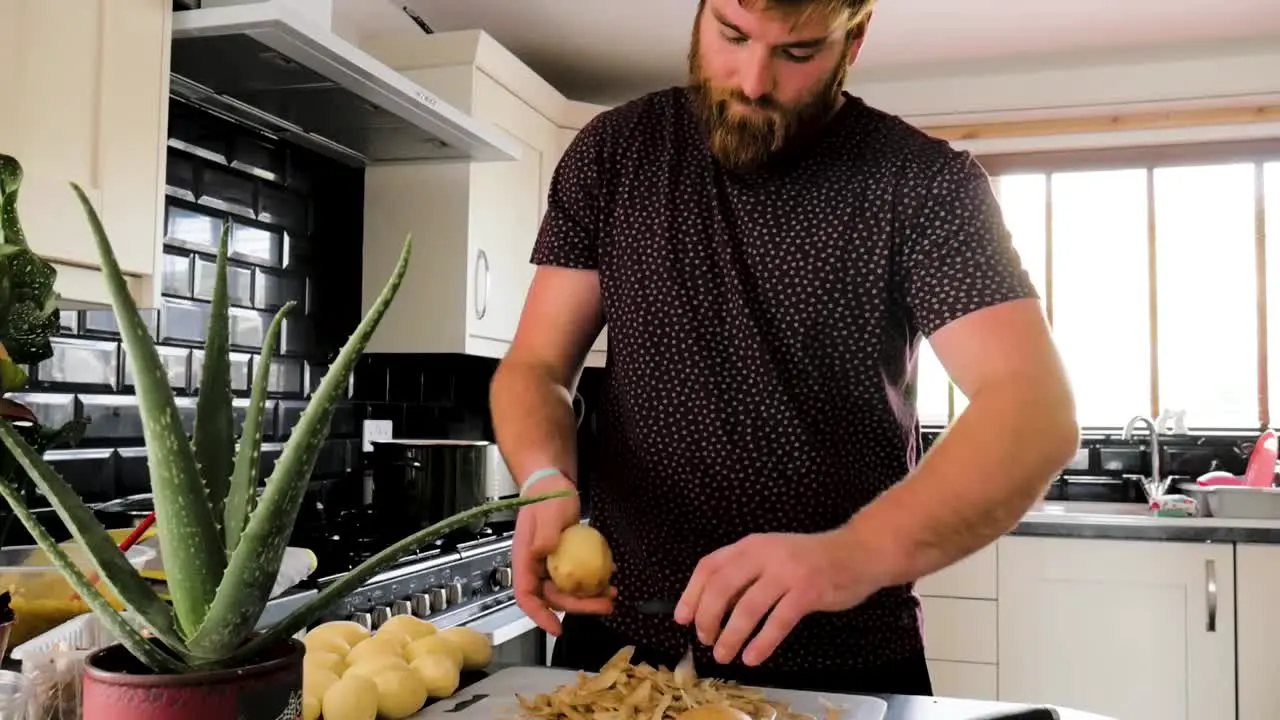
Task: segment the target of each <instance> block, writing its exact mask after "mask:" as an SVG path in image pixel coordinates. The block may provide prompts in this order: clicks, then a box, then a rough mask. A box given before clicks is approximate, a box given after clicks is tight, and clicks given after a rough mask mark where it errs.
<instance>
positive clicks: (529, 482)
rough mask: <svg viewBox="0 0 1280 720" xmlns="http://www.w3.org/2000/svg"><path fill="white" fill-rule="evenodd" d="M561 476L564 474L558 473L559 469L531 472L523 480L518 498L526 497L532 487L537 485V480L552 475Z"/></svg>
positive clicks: (550, 468)
mask: <svg viewBox="0 0 1280 720" xmlns="http://www.w3.org/2000/svg"><path fill="white" fill-rule="evenodd" d="M563 474H564V473H562V472H560V468H553V467H548V468H542V469H541V470H535V471H533V472H532V473H530V474H529V477H528V478H525V481H524V484H523V485H521V486H520V497H524V496H525V495H528V494H529V491H530V490H532V489H533V486H534V485H537V484H538V481H539V480H543V479H546V478H549V477H551V476H553V475H563Z"/></svg>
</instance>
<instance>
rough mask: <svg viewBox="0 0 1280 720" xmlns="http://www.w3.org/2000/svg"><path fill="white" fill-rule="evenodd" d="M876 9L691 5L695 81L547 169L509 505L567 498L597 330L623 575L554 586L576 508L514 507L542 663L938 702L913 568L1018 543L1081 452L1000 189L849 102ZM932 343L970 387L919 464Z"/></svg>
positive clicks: (615, 116)
mask: <svg viewBox="0 0 1280 720" xmlns="http://www.w3.org/2000/svg"><path fill="white" fill-rule="evenodd" d="M871 2H872V0H702V1H701V3H700V4H699V7H698V13H697V20H696V22H695V25H694V30H693V38H692V45H691V50H690V53H689V73H690V78H689V84H688V86H687V87H677V88H670V89H666V90H662V91H660V92H655V93H652V94H649V95H646V96H644V97H641V98H639V99H637V100H634V101H631V102H628V103H626V104H623V105H621V106H619V107H617V108H614V109H611V110H609V111H607V112H604V113H602V114H600V115H599V116H597V117H596V118H595V119H594V120H592V122H591V123H589V124H588V125H587V127H585V128H583V130H582V132H581V133H579V134H578V136H577V137H576V138H575V140H574V141H573V143H572V144H571V145H570V147H569V148H568V149H567V151H566V152H565V154H564V156H563V158H562V159H561V160H560V163H559V165H558V167H557V168H556V171H555V174H554V178H553V181H552V184H551V189H550V197H549V198H548V202H547V213H546V217H545V218H544V219H543V222H542V226H541V230H540V232H539V235H538V238H537V242H536V246H535V249H534V252H533V258H532V259H533V262H534V263H535V264H537V265H538V268H537V272H536V275H535V278H534V281H533V284H532V286H531V288H530V290H529V294H528V297H527V299H526V303H525V306H524V312H523V316H522V318H521V320H520V325H519V328H518V331H517V333H516V337H515V340H514V342H513V344H512V346H511V348H510V350H509V352H508V354H507V355H506V357H505V358H504V360H503V361H502V363H501V365H500V367H499V369H498V371H497V373H496V374H495V376H494V379H493V383H492V386H491V394H490V398H491V409H492V415H493V422H494V428H495V434H496V436H497V440H498V444H499V446H500V448H501V450H502V453H503V456H504V458H505V459H506V461H507V464H508V466H509V467H510V468H511V470H512V472H513V473H514V474H515V476H516V477H517V479H518V480H519V481H520V482H521V485H522V493H526V494H527V493H530V492H538V493H541V492H544V491H554V490H561V489H567V488H574V487H576V485H575V483H576V480H577V467H576V463H575V457H576V455H575V451H576V448H575V437H576V435H575V430H574V428H575V422H574V416H573V411H572V408H571V398H572V395H573V388H574V387H575V386H576V383H577V381H578V378H579V376H580V373H581V368H582V365H583V362H584V360H585V357H586V355H587V352H588V349H589V348H590V346H591V344H592V343H593V341H594V340H595V338H596V337H597V335H598V334H599V333H600V331H601V328H602V327H603V326H604V323H605V322H606V319H607V322H608V327H609V352H608V363H607V368H606V374H607V380H606V383H605V391H604V392H605V395H604V398H603V400H602V404H601V407H600V423H599V425H600V430H599V433H600V442H601V443H602V445H601V447H600V448H599V449H598V452H597V455H598V458H599V461H598V463H597V464H598V467H597V472H596V473H595V475H594V476H593V478H592V482H591V483H590V485H589V493H590V496H591V501H592V513H591V517H590V522H591V523H592V524H593V525H594V526H595V527H596V528H598V529H599V530H600V532H601V533H603V534H604V536H605V538H606V539H607V540H608V542H609V544H610V546H611V547H612V549H613V552H614V559H615V563H616V573H615V575H614V587H613V588H611V589H610V591H609V592H608V593H607V594H606V595H605V596H602V597H596V598H575V597H569V596H566V595H565V594H564V593H561V592H558V591H557V590H556V588H555V586H554V585H553V584H552V583H550V582H549V581H548V580H547V576H546V563H545V558H546V556H547V554H548V553H549V552H550V551H551V550H552V549H553V548H554V546H555V544H556V541H557V539H558V537H559V534H560V532H561V530H562V529H563V528H565V527H567V526H569V525H570V524H572V523H576V522H580V520H581V518H580V517H579V512H580V505H579V502H578V499H577V497H576V496H575V497H572V498H568V499H557V500H553V501H547V502H543V503H539V504H536V505H532V506H530V507H527V508H523V509H522V510H521V511H520V513H519V515H518V519H517V529H516V537H515V544H514V549H513V562H514V571H515V573H514V574H515V591H516V597H517V599H518V602H519V604H520V607H521V608H523V609H524V611H525V612H526V613H527V614H528V615H529V616H530V617H531V618H533V619H534V620H535V621H536V622H537V623H538V624H539V625H540V626H541V627H543V628H544V629H545V630H547V632H548V633H551V634H552V635H557V636H558V640H557V642H556V646H555V651H554V653H553V658H552V663H553V664H554V665H558V666H564V667H573V668H579V669H585V670H597V669H599V667H600V666H601V665H602V664H603V663H604V662H605V661H606V660H607V659H608V658H609V657H610V656H611V655H612V654H613V653H614V652H616V651H617V650H618V649H620V648H621V647H623V646H626V645H634V646H635V647H636V654H635V656H634V658H635V660H636V661H646V662H649V663H650V664H653V665H659V664H661V665H666V666H667V667H668V668H671V667H674V666H675V664H676V662H677V661H678V660H679V659H680V658H681V656H682V655H683V654H684V653H685V651H686V649H687V648H689V647H690V646H692V647H693V649H694V657H695V660H696V666H697V668H698V672H699V674H702V675H714V676H718V677H723V678H729V679H735V680H739V681H742V682H746V683H750V684H755V685H765V686H773V687H788V688H807V689H816V690H826V691H829V692H879V693H903V694H917V695H928V694H931V692H932V688H931V684H930V679H929V672H928V669H927V668H926V665H925V659H924V652H923V641H922V620H921V617H920V603H919V600H918V598H917V597H916V596H915V594H914V589H913V583H914V582H915V581H916V580H917V579H918V578H920V577H922V576H924V575H927V574H930V573H932V572H935V571H937V570H939V569H941V568H944V567H946V566H948V565H950V564H952V563H954V562H956V561H957V560H960V559H961V558H964V557H966V556H967V555H969V554H971V553H973V552H974V551H976V550H978V549H980V548H982V547H983V546H985V545H987V544H988V543H990V542H992V541H993V540H994V539H996V538H998V537H999V536H1000V535H1002V534H1003V533H1005V532H1007V531H1008V530H1009V529H1010V528H1012V527H1013V526H1014V525H1015V524H1016V523H1017V521H1018V519H1019V518H1020V517H1021V516H1022V515H1023V513H1025V512H1026V511H1027V509H1028V508H1029V507H1030V506H1031V505H1032V504H1033V503H1034V502H1035V501H1036V500H1037V499H1039V498H1040V497H1042V495H1043V493H1044V491H1045V489H1046V487H1047V484H1048V482H1049V481H1050V480H1051V479H1052V478H1053V477H1054V476H1055V475H1056V474H1057V473H1058V471H1059V470H1060V469H1061V468H1062V467H1063V466H1064V465H1065V464H1066V463H1067V462H1068V461H1069V459H1070V457H1071V456H1072V455H1073V454H1074V452H1075V450H1076V448H1077V445H1078V429H1077V425H1076V419H1075V409H1074V402H1073V399H1072V393H1071V390H1070V387H1069V385H1068V382H1067V380H1066V379H1065V377H1064V372H1063V368H1062V366H1061V363H1060V360H1059V357H1058V353H1057V351H1056V349H1055V347H1054V345H1053V342H1052V340H1051V337H1050V334H1049V332H1048V328H1047V324H1046V322H1045V319H1044V317H1043V314H1042V312H1041V308H1040V304H1039V302H1038V298H1037V297H1036V291H1035V289H1034V287H1033V285H1032V283H1031V282H1030V281H1029V279H1028V276H1027V274H1026V273H1025V272H1024V270H1023V268H1022V266H1021V263H1020V260H1019V258H1018V256H1017V254H1016V253H1015V252H1014V250H1013V247H1012V245H1011V242H1010V238H1009V234H1008V232H1007V231H1006V228H1005V226H1004V224H1003V221H1002V218H1001V213H1000V208H999V206H998V205H997V202H996V200H995V197H994V196H993V193H992V190H991V186H990V182H989V179H988V177H987V176H986V174H985V173H984V171H983V170H982V168H981V167H980V166H979V165H978V164H977V163H976V162H975V161H974V159H973V158H972V157H970V156H969V155H968V154H965V153H962V152H959V151H956V150H954V149H952V148H951V147H950V146H948V145H947V144H946V143H944V142H942V141H939V140H936V139H933V138H931V137H929V136H928V135H926V134H925V133H923V132H921V131H919V130H917V129H915V128H913V127H911V126H910V125H908V124H907V123H905V122H904V121H902V120H900V119H898V118H896V117H893V116H891V115H889V114H886V113H884V112H881V111H878V110H876V109H873V108H871V107H869V106H868V105H866V104H865V103H864V102H862V101H861V100H860V99H858V98H856V97H854V96H852V95H850V94H849V93H848V92H846V91H845V90H844V81H845V77H846V73H847V72H848V69H849V67H850V66H852V65H853V63H854V61H855V60H856V59H857V56H858V52H859V50H860V49H861V47H862V43H863V39H864V38H865V36H866V31H867V28H868V25H869V20H870V14H871ZM926 338H927V340H928V341H929V343H930V344H931V346H932V347H933V349H934V351H935V353H936V354H937V356H938V357H939V359H940V360H941V361H942V364H943V366H944V367H945V368H946V369H947V371H948V374H949V375H950V377H951V379H952V381H953V382H954V383H955V384H956V385H957V386H958V388H959V389H960V390H961V391H962V392H963V393H964V394H965V395H966V396H967V397H968V398H969V401H970V402H969V406H968V408H967V410H966V411H965V412H964V414H963V415H962V416H961V417H960V418H958V419H957V420H956V422H955V423H954V424H953V425H952V426H951V427H950V428H949V429H948V431H947V432H946V433H944V434H943V435H942V436H941V437H940V438H939V439H938V440H937V441H936V442H935V443H934V444H933V446H932V447H931V448H930V450H929V452H928V453H927V455H925V457H924V458H923V459H921V458H920V455H921V449H920V429H919V421H918V419H917V416H916V410H915V398H914V395H915V390H914V387H915V375H916V361H917V358H918V351H919V348H920V343H921V342H922V340H923V339H926ZM654 600H657V601H663V600H666V601H669V602H670V603H672V604H674V605H675V609H674V611H668V612H667V613H666V614H661V613H659V614H653V613H651V612H646V608H647V607H651V606H652V604H651V602H650V601H654ZM677 601H678V602H677ZM557 609H558V610H563V611H565V613H566V616H565V620H564V622H563V625H561V623H560V621H559V620H558V619H557V616H556V614H555V613H554V612H553V611H554V610H557Z"/></svg>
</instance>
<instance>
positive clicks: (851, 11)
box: [698, 0, 876, 38]
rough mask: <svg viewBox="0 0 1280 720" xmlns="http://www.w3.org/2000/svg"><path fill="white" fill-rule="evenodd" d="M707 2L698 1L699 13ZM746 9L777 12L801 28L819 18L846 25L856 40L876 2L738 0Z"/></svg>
mask: <svg viewBox="0 0 1280 720" xmlns="http://www.w3.org/2000/svg"><path fill="white" fill-rule="evenodd" d="M705 3H706V0H699V2H698V10H699V11H701V10H702V6H703V5H704V4H705ZM738 4H739V5H741V6H742V7H744V8H746V9H747V10H764V11H765V12H776V13H779V14H781V15H785V16H788V17H791V18H793V19H794V21H795V23H796V24H797V25H799V24H800V23H803V22H805V21H806V20H808V19H809V18H811V17H813V16H814V15H817V16H819V17H826V18H829V19H831V20H832V21H833V24H834V23H836V22H842V23H845V24H847V26H848V29H849V35H850V37H853V38H857V37H859V36H861V35H862V33H863V32H865V31H866V29H867V20H869V19H870V18H871V10H872V8H873V7H874V6H875V4H876V0H738Z"/></svg>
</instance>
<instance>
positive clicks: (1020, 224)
mask: <svg viewBox="0 0 1280 720" xmlns="http://www.w3.org/2000/svg"><path fill="white" fill-rule="evenodd" d="M1045 184H1046V178H1045V176H1044V175H1001V176H1000V177H999V178H997V180H996V188H997V192H998V194H999V198H1000V209H1001V210H1002V211H1003V212H1004V223H1005V225H1006V226H1008V228H1009V232H1010V233H1011V234H1012V235H1013V247H1014V249H1016V250H1017V251H1018V255H1019V256H1020V257H1021V258H1022V267H1024V268H1026V270H1027V273H1028V274H1029V275H1030V276H1031V281H1032V282H1033V283H1035V286H1036V290H1038V291H1039V292H1040V300H1041V303H1043V302H1044V300H1045V298H1046V297H1047V296H1046V295H1045V290H1044V286H1045V282H1044V270H1045V268H1044V255H1045V228H1044V213H1045V195H1044V186H1045Z"/></svg>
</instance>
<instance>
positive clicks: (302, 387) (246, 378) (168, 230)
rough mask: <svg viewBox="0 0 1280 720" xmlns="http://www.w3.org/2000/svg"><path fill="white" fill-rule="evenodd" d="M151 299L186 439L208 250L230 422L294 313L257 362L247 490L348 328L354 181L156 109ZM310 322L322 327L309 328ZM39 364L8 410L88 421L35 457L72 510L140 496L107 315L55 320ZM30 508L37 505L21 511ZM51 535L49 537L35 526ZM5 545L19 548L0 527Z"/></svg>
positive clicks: (143, 484) (133, 408)
mask: <svg viewBox="0 0 1280 720" xmlns="http://www.w3.org/2000/svg"><path fill="white" fill-rule="evenodd" d="M169 129H170V141H169V154H168V172H167V180H166V215H165V240H164V262H163V266H162V267H163V270H162V273H163V274H162V292H163V298H162V300H161V303H160V307H159V308H158V309H156V310H144V311H143V313H144V315H145V316H146V317H147V319H148V322H149V327H150V328H151V330H152V333H153V338H154V339H155V340H156V341H157V342H158V343H159V344H158V350H159V353H160V357H161V360H162V361H163V362H164V363H165V365H166V367H167V369H168V373H169V379H170V384H171V385H172V387H173V389H174V392H175V394H176V395H177V402H178V406H179V410H180V412H181V414H182V418H183V421H184V423H185V424H186V426H187V429H188V431H190V430H191V427H192V424H193V422H194V417H195V406H196V397H195V396H196V394H197V390H198V388H199V384H200V371H201V364H202V362H203V358H204V353H203V344H204V339H205V334H206V329H207V324H208V301H209V299H210V297H211V295H212V291H213V282H214V275H213V271H214V268H215V265H214V263H215V262H216V254H217V241H218V237H219V234H220V233H221V230H222V227H223V225H224V223H230V224H231V237H230V252H229V259H228V265H229V275H228V280H229V283H228V290H229V293H230V302H231V305H232V308H231V320H230V335H231V343H232V351H233V354H232V369H231V375H232V385H233V389H234V391H235V393H236V395H237V396H238V397H237V407H238V413H237V423H241V422H243V418H244V408H245V407H246V405H247V402H248V391H249V382H250V378H252V374H253V372H254V371H255V368H256V363H257V360H258V353H259V352H260V349H261V345H262V340H263V337H264V335H265V333H266V329H267V327H268V325H269V324H270V322H271V319H272V316H273V314H274V313H275V311H276V310H277V309H278V308H279V307H281V306H282V305H283V304H284V303H285V302H287V301H289V300H294V301H296V302H297V307H295V308H294V310H293V312H292V313H291V314H290V315H289V316H288V317H287V318H286V320H285V322H284V328H283V329H282V333H281V337H282V340H281V343H280V346H278V351H277V354H276V356H275V357H274V358H273V360H272V371H271V375H270V385H269V388H270V398H269V400H268V405H267V413H266V421H265V429H264V447H263V453H262V464H263V471H264V472H263V476H264V477H265V476H266V474H267V473H269V472H270V469H271V466H272V465H273V464H274V461H275V459H276V458H277V457H278V455H279V452H280V450H281V449H282V445H283V442H284V441H285V440H286V439H287V438H288V436H289V433H290V432H291V429H292V427H293V425H294V424H295V423H296V422H297V420H298V417H299V416H300V414H301V412H302V409H303V408H304V407H305V403H306V398H307V397H308V395H309V393H310V391H311V390H312V389H313V388H314V386H315V385H316V384H317V383H318V382H319V379H320V378H321V377H322V376H323V374H324V372H325V369H326V368H327V364H328V363H329V362H331V361H332V359H333V356H334V355H336V353H337V350H338V348H340V347H341V344H342V343H343V342H345V341H346V339H347V337H348V336H349V335H350V333H351V332H352V330H354V329H355V327H356V325H357V323H358V322H359V319H360V282H361V265H360V262H361V257H362V248H361V244H362V241H361V238H362V232H363V207H364V176H363V172H362V171H360V170H353V169H351V168H348V167H346V166H343V165H340V164H337V163H334V162H332V161H330V160H328V159H327V158H323V157H320V156H317V155H313V154H311V153H309V152H307V151H305V150H302V149H299V148H295V147H293V146H289V145H286V144H282V143H280V142H278V141H276V140H274V139H271V138H267V137H265V136H262V135H260V134H258V133H256V132H255V131H252V130H248V129H245V128H242V127H239V126H237V125H234V124H231V123H228V122H225V121H223V120H222V119H220V118H217V117H215V116H211V115H208V114H206V113H203V112H202V111H199V110H196V109H194V108H192V107H191V106H188V105H186V104H185V103H183V102H181V101H179V100H173V101H171V103H170V120H169ZM321 317H323V322H319V321H318V318H321ZM53 343H54V356H53V357H52V358H50V359H49V360H47V361H45V362H43V363H41V364H40V365H39V366H38V367H36V368H34V369H29V370H30V372H31V383H30V387H29V389H28V391H26V392H24V393H21V394H20V395H17V396H15V399H16V400H18V401H20V402H23V403H25V404H27V405H29V406H30V407H31V408H32V410H33V411H34V412H35V414H36V416H37V417H38V418H39V419H40V420H41V422H43V423H46V424H61V423H64V422H67V421H68V420H71V419H73V418H76V417H84V418H88V419H89V420H90V423H89V426H88V430H87V432H86V435H85V438H84V440H83V441H82V442H81V443H80V444H79V445H78V446H77V447H75V448H72V449H58V450H51V451H50V452H49V453H48V455H47V458H48V459H49V460H50V461H51V463H52V464H53V465H54V466H55V467H56V468H57V469H58V470H59V471H60V472H61V473H62V475H63V476H64V477H65V478H66V479H67V480H68V482H70V483H71V484H72V485H73V486H74V487H75V488H76V490H77V491H78V492H79V493H80V494H81V496H82V497H83V498H84V500H85V501H86V502H89V503H98V502H103V501H106V500H110V499H113V498H117V497H123V496H126V495H132V494H136V493H144V492H148V491H149V487H150V485H149V481H148V475H147V461H146V451H145V443H144V440H143V436H142V424H141V420H140V418H139V415H138V408H137V401H136V398H135V397H134V396H133V394H132V391H133V385H132V373H131V371H130V370H129V367H128V363H127V357H126V353H125V351H124V349H123V347H122V346H121V343H120V341H119V335H118V330H117V328H116V323H115V317H114V315H113V313H112V311H110V310H94V311H73V312H70V311H69V312H64V313H62V328H61V333H60V335H59V336H58V337H56V338H55V339H54V341H53ZM354 409H355V407H354V406H352V405H343V406H340V407H339V409H338V411H337V414H336V415H335V418H334V420H333V424H332V426H331V431H330V437H329V440H328V441H327V444H326V446H325V448H324V450H323V452H322V453H321V456H320V458H319V460H318V461H317V463H316V468H315V481H314V482H313V489H314V490H315V491H316V492H320V491H322V490H323V489H324V488H325V487H326V486H327V485H328V484H330V483H331V482H333V481H334V480H335V479H337V478H342V477H344V476H346V475H347V473H348V471H349V470H350V469H351V468H352V467H353V466H354V464H355V462H356V461H357V460H358V457H357V456H358V453H359V429H358V424H357V423H356V422H355V416H354V414H353V411H354ZM35 503H36V504H37V506H39V505H40V504H41V501H40V500H39V499H37V500H36V501H35ZM49 525H50V529H51V530H52V531H53V532H54V534H55V535H58V536H59V537H65V529H64V528H63V527H62V526H61V523H60V522H58V521H56V520H54V521H52V522H50V523H49ZM9 532H10V534H9V536H8V538H7V539H6V544H15V543H22V542H29V541H30V538H29V537H28V536H27V535H26V533H25V532H23V531H22V529H21V527H19V526H16V524H15V526H13V527H12V528H11V529H10V531H9Z"/></svg>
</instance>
